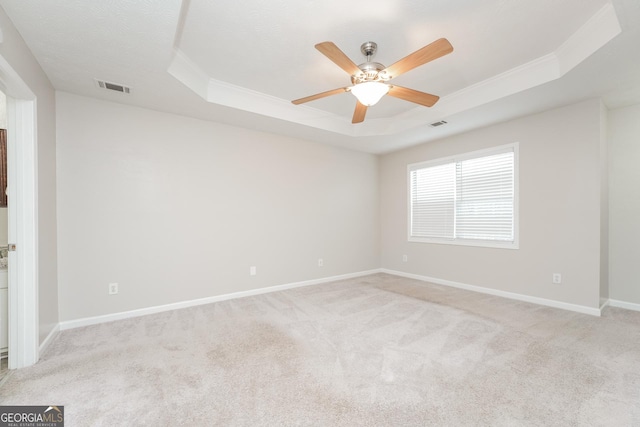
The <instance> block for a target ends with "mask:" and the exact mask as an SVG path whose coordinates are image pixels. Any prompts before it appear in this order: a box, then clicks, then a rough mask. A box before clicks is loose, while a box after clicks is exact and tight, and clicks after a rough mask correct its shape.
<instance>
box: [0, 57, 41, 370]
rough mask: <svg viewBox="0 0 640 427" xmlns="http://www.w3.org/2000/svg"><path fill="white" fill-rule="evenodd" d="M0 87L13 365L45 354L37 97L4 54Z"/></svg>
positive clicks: (10, 362)
mask: <svg viewBox="0 0 640 427" xmlns="http://www.w3.org/2000/svg"><path fill="white" fill-rule="evenodd" d="M0 91H2V92H4V93H5V94H6V106H7V129H8V130H9V132H7V166H8V168H7V175H8V179H7V184H8V188H7V194H8V199H9V200H11V202H10V203H9V204H8V210H7V214H8V233H7V235H8V242H9V244H10V245H12V244H15V248H16V250H11V251H9V252H8V256H7V261H8V267H9V268H8V300H9V301H8V326H9V333H8V368H9V369H17V368H22V367H25V366H30V365H33V364H34V363H36V362H37V361H38V357H39V338H38V274H37V265H38V262H37V253H38V239H37V236H38V234H37V210H36V206H37V198H36V196H37V181H36V177H37V161H36V159H37V157H36V97H35V94H34V93H33V92H32V91H31V89H30V88H29V86H28V85H27V84H26V83H25V82H24V81H23V80H22V78H21V77H20V76H19V75H18V73H17V72H16V71H15V70H14V69H13V68H12V67H11V65H10V64H9V63H8V62H7V60H6V59H5V58H4V57H3V56H2V55H0Z"/></svg>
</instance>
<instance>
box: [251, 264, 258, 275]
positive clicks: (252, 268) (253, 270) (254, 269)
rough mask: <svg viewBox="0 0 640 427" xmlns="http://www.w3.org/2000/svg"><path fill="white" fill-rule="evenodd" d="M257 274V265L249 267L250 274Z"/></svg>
mask: <svg viewBox="0 0 640 427" xmlns="http://www.w3.org/2000/svg"><path fill="white" fill-rule="evenodd" d="M256 274H257V272H256V266H255V265H252V266H251V267H249V276H255V275H256Z"/></svg>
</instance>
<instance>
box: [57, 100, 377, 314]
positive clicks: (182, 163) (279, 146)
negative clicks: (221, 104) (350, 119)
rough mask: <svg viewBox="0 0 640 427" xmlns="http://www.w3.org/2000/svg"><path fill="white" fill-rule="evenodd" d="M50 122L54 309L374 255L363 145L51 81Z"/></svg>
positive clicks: (194, 289) (244, 284) (355, 263)
mask: <svg viewBox="0 0 640 427" xmlns="http://www.w3.org/2000/svg"><path fill="white" fill-rule="evenodd" d="M57 125H58V126H57V131H58V134H57V137H58V156H57V159H58V193H57V194H58V218H59V233H60V236H61V238H60V240H59V244H58V258H59V283H60V318H61V319H60V320H61V321H70V320H75V319H81V318H86V317H92V316H99V315H106V314H112V313H118V312H124V311H130V310H135V309H141V308H148V307H154V306H159V305H164V304H171V303H176V302H182V301H189V300H194V299H199V298H206V297H212V296H218V295H223V294H228V293H234V292H240V291H247V290H254V289H259V288H264V287H268V286H275V285H282V284H288V283H294V282H300V281H306V280H312V279H319V278H323V277H332V276H336V275H342V274H349V273H356V272H361V271H368V270H371V269H376V268H378V267H379V248H380V245H379V228H378V225H379V218H378V206H379V205H378V197H379V196H378V159H377V157H376V156H374V155H370V154H364V153H358V152H354V151H349V150H344V149H339V148H335V147H331V146H328V145H325V144H317V143H312V142H308V141H303V140H299V139H294V138H286V137H282V136H277V135H272V134H267V133H262V132H255V131H251V130H247V129H240V128H236V127H232V126H227V125H222V124H217V123H213V122H207V121H201V120H196V119H191V118H187V117H182V116H177V115H173V114H167V113H160V112H156V111H151V110H147V109H142V108H136V107H131V106H126V105H122V104H115V103H110V102H106V101H101V100H97V99H90V98H85V97H80V96H76V95H72V94H69V93H64V92H58V93H57ZM319 258H322V259H323V261H324V266H323V267H319V266H318V259H319ZM250 266H256V267H257V275H256V276H250V275H249V267H250ZM112 282H114V283H118V284H119V293H118V295H108V293H107V285H108V284H109V283H112Z"/></svg>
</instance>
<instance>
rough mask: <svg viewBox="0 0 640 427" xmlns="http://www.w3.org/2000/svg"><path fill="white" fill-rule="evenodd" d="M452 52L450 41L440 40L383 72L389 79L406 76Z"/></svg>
mask: <svg viewBox="0 0 640 427" xmlns="http://www.w3.org/2000/svg"><path fill="white" fill-rule="evenodd" d="M451 52H453V46H451V43H449V40H447V39H438V40H436V41H434V42H433V43H431V44H428V45H426V46H425V47H423V48H422V49H418V50H416V51H415V52H413V53H412V54H410V55H408V56H405V57H404V58H402V59H401V60H400V61H398V62H396V63H395V64H393V65H391V66H389V67H387V68H385V69H384V70H383V71H381V72H386V74H387V75H388V76H389V78H394V77H398V76H399V75H400V74H404V73H406V72H407V71H409V70H413V69H414V68H416V67H419V66H420V65H424V64H426V63H427V62H431V61H433V60H434V59H438V58H440V57H441V56H444V55H447V54H449V53H451Z"/></svg>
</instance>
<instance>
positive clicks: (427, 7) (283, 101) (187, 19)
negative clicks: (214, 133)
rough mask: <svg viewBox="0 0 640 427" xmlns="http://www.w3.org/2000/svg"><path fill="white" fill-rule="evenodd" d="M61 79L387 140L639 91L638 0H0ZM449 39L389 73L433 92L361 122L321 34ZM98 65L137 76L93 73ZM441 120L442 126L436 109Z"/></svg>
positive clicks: (338, 136) (263, 126)
mask: <svg viewBox="0 0 640 427" xmlns="http://www.w3.org/2000/svg"><path fill="white" fill-rule="evenodd" d="M0 5H2V7H3V8H4V9H5V11H6V12H7V14H8V15H9V17H10V18H11V20H12V21H13V22H14V24H15V25H16V27H17V28H18V30H19V31H20V33H21V34H22V36H23V37H24V39H25V41H26V42H27V44H28V45H29V47H30V48H31V50H32V51H33V53H34V55H35V56H36V58H37V59H38V61H39V62H40V64H41V65H42V68H43V69H44V71H45V73H46V74H47V75H48V76H49V79H50V80H51V82H52V84H53V85H54V87H55V88H56V89H58V90H63V91H67V92H71V93H76V94H80V95H85V96H91V97H96V98H101V99H106V100H111V101H115V102H121V103H125V104H131V105H138V106H141V107H146V108H152V109H155V110H160V111H167V112H173V113H178V114H183V115H187V116H192V117H196V118H201V119H206V120H214V121H219V122H223V123H228V124H233V125H239V126H245V127H248V128H252V129H257V130H263V131H267V132H273V133H279V134H283V135H290V136H294V137H299V138H305V139H310V140H314V141H320V142H324V143H329V144H333V145H339V146H343V147H347V148H351V149H355V150H361V151H367V152H374V153H382V152H388V151H393V150H396V149H399V148H403V147H406V146H409V145H413V144H418V143H421V142H426V141H430V140H433V139H436V138H440V137H443V136H446V135H451V134H454V133H458V132H462V131H466V130H469V129H473V128H476V127H480V126H486V125H488V124H492V123H496V122H499V121H504V120H508V119H511V118H514V117H517V116H520V115H523V114H528V113H532V112H536V111H541V110H544V109H548V108H552V107H556V106H561V105H566V104H569V103H573V102H577V101H580V100H582V99H587V98H592V97H602V99H603V101H604V102H605V105H607V106H608V107H609V108H617V107H621V106H626V105H630V104H634V103H638V102H640V49H638V46H639V45H640V2H638V1H637V0H613V1H606V0H562V1H558V0H521V1H513V0H483V1H482V2H478V1H477V0H447V1H445V0H437V1H428V2H426V1H423V2H419V1H397V0H396V1H391V0H367V1H353V0H352V1H344V0H323V1H316V0H307V1H299V0H272V1H261V0H234V1H217V2H212V1H210V0H184V1H180V0H156V1H153V0H137V1H130V0H109V1H104V0H31V1H24V0H1V1H0ZM440 37H445V38H447V39H448V40H449V41H450V42H451V44H452V45H453V46H454V51H453V53H451V54H449V55H447V56H444V57H442V58H440V59H437V60H435V61H433V62H431V63H428V64H426V65H423V66H421V67H419V68H416V69H414V70H412V71H410V72H408V73H406V74H404V75H402V76H400V77H398V78H397V79H394V83H397V84H399V85H402V86H405V87H410V88H413V89H417V90H420V91H424V92H429V93H433V94H437V95H439V96H440V97H441V99H440V102H439V103H438V104H436V105H435V106H434V107H432V108H426V107H422V106H419V105H416V104H412V103H409V102H406V101H402V100H399V99H395V98H392V97H385V98H383V99H382V100H381V101H380V103H378V104H377V105H375V106H373V107H370V108H369V110H368V112H367V118H366V120H365V122H364V123H361V124H357V125H353V124H351V116H352V114H353V108H354V106H355V98H353V96H352V95H351V94H349V93H343V94H340V95H335V96H332V97H329V98H325V99H321V100H317V101H313V102H310V103H308V104H304V105H299V106H294V105H292V104H291V103H290V100H292V99H296V98H301V97H304V96H307V95H312V94H314V93H317V92H323V91H326V90H329V89H335V88H339V87H344V86H348V85H350V81H349V76H348V75H347V74H346V73H345V72H344V71H343V70H341V69H340V68H339V67H338V66H336V65H335V64H334V63H332V62H331V61H330V60H329V59H327V58H326V57H324V56H323V55H322V54H320V53H319V52H318V51H317V50H316V49H314V45H315V44H317V43H319V42H323V41H333V42H334V43H335V44H336V45H338V47H340V48H341V49H342V50H343V51H344V52H345V53H346V54H347V56H349V57H350V58H351V59H352V60H353V61H354V62H356V63H361V62H364V57H363V56H362V54H361V53H360V45H361V44H362V43H363V42H365V41H369V40H372V41H375V42H376V43H377V44H378V54H377V55H376V57H375V58H374V60H375V61H377V62H381V63H383V64H384V65H390V64H391V63H393V62H395V61H397V60H398V59H400V58H402V57H404V56H406V55H408V54H409V53H411V52H413V51H415V50H417V49H419V48H421V47H422V46H424V45H426V44H429V43H431V42H432V41H434V40H436V39H438V38H440ZM95 79H102V80H106V81H109V82H114V83H119V84H124V85H127V86H130V87H131V88H132V93H131V94H128V95H125V94H119V93H114V92H109V91H105V90H103V89H99V88H98V87H97V85H96V84H95ZM438 120H446V121H447V122H448V124H447V125H445V126H441V127H438V128H432V127H431V126H429V124H430V123H432V122H435V121H438Z"/></svg>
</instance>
